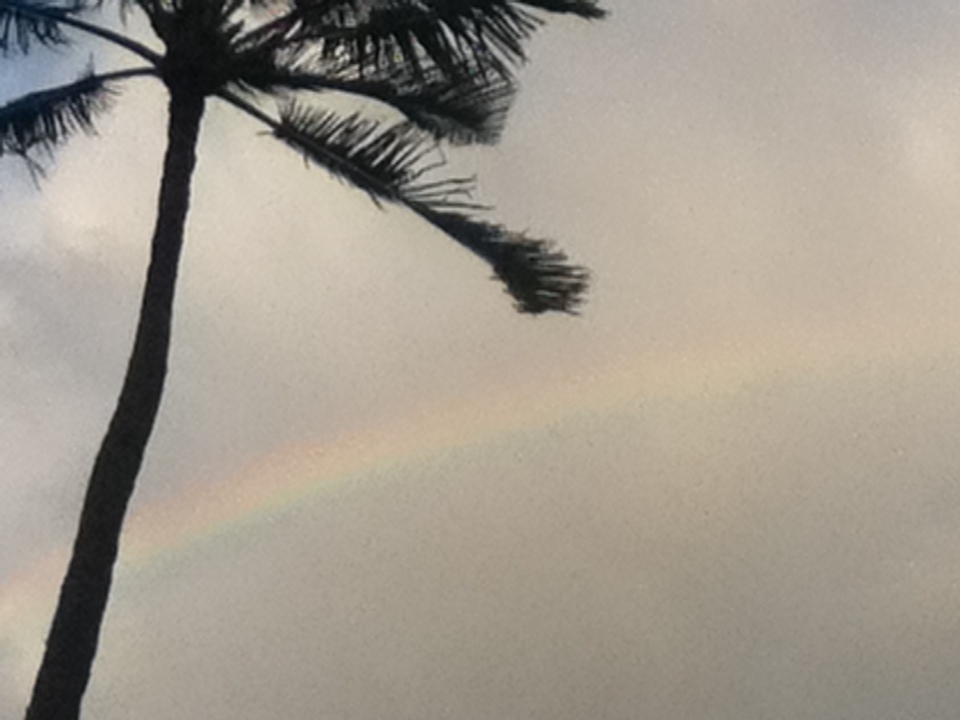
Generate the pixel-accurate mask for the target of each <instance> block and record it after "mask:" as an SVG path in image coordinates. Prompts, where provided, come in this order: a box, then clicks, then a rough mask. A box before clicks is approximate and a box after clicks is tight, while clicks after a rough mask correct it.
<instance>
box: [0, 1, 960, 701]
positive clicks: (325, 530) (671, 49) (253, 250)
mask: <svg viewBox="0 0 960 720" xmlns="http://www.w3.org/2000/svg"><path fill="white" fill-rule="evenodd" d="M606 6H607V7H608V8H609V9H610V11H611V17H610V18H609V20H608V21H605V22H602V23H582V22H574V21H568V20H565V19H554V20H552V21H551V22H550V23H549V24H548V25H547V26H545V27H544V28H543V31H542V32H541V34H539V35H538V37H537V39H536V40H535V41H534V42H533V43H532V44H531V47H530V55H531V62H530V64H529V65H528V66H527V67H526V68H525V69H524V70H523V71H522V74H521V82H522V91H521V94H520V96H519V98H518V100H517V102H516V105H515V107H514V112H513V115H512V117H511V121H510V123H509V125H508V129H507V132H506V134H505V136H504V138H503V141H502V143H501V144H500V145H499V146H497V147H496V148H484V149H479V150H470V151H468V152H466V153H463V154H461V155H458V156H457V159H456V160H455V167H456V169H457V170H460V171H463V172H465V173H467V174H470V173H473V172H476V173H477V174H478V176H479V180H480V194H481V199H482V200H483V201H485V202H489V203H491V204H492V205H494V206H495V207H496V218H497V219H498V220H501V221H502V222H504V223H505V224H507V225H509V226H511V227H514V228H516V229H521V230H528V231H530V233H531V234H534V235H537V236H544V237H552V238H555V239H556V240H557V241H558V242H559V244H560V245H561V246H562V247H563V248H565V249H566V250H567V251H568V253H569V254H570V255H571V256H572V257H573V258H575V259H576V260H577V261H579V262H582V263H584V264H586V265H588V266H589V267H590V268H591V269H592V270H593V273H594V285H593V290H592V294H591V296H590V302H589V304H588V305H587V306H586V307H585V308H584V312H583V315H582V316H581V317H579V318H569V317H546V318H538V319H532V318H529V317H524V316H519V315H517V314H516V313H514V312H513V310H512V308H511V304H510V301H509V298H507V297H506V296H505V295H504V294H503V293H502V292H501V289H500V287H499V286H498V285H497V284H496V283H494V282H491V281H490V280H489V279H488V274H489V273H488V270H487V268H486V267H485V266H483V265H482V264H481V263H479V262H477V261H476V260H474V259H473V258H472V257H470V256H469V255H468V254H467V253H465V252H463V251H462V250H460V249H459V248H457V247H456V246H454V245H453V244H452V243H451V242H449V241H447V240H446V239H445V238H443V237H442V236H440V235H438V234H436V233H434V232H433V231H431V230H429V229H428V228H425V227H424V226H423V225H422V224H421V223H419V222H418V221H416V219H414V218H411V217H409V216H407V215H405V214H404V213H402V212H399V211H388V212H381V211H379V210H377V209H376V207H374V206H373V205H372V204H371V203H370V202H369V200H368V199H367V198H366V197H365V196H363V195H362V194H361V193H358V192H355V191H352V190H351V189H350V188H347V187H345V186H343V185H342V184H339V183H337V182H335V181H332V180H330V179H329V178H328V177H326V176H325V175H324V173H323V172H321V171H319V170H315V169H314V170H307V169H305V168H304V166H303V163H302V161H301V160H300V159H298V158H297V157H296V156H295V155H293V154H292V153H290V152H289V151H286V150H285V149H284V148H282V147H280V146H279V145H278V144H277V143H275V142H273V141H272V140H271V139H270V138H269V137H265V136H264V135H262V134H261V133H260V129H259V128H258V127H256V126H255V125H253V124H251V123H249V122H247V121H245V120H243V119H238V118H237V117H236V116H235V114H233V113H232V112H231V111H230V110H231V109H230V108H226V107H223V106H220V105H217V104H216V103H214V102H211V103H210V107H209V113H208V115H207V118H206V124H205V125H204V128H203V133H202V137H201V155H200V162H199V166H198V170H197V175H196V179H195V182H194V188H195V191H194V195H193V206H192V209H191V216H190V219H189V227H188V233H187V246H186V250H185V253H184V258H183V271H182V284H181V286H180V293H179V297H178V301H177V315H176V326H175V338H174V348H173V356H172V365H171V371H170V375H169V377H168V385H167V395H166V399H165V401H164V405H163V407H162V409H161V415H160V419H159V422H158V426H157V430H156V433H155V437H154V440H153V442H152V445H151V447H150V449H149V451H148V457H147V461H146V465H145V468H144V471H143V473H142V475H141V479H140V485H139V489H138V491H137V495H136V496H135V499H134V505H133V508H132V512H133V517H132V519H131V521H130V524H129V533H128V534H127V536H126V539H125V544H124V556H123V559H122V561H121V566H120V569H119V570H118V573H117V577H116V583H115V592H114V596H113V600H112V602H111V605H110V608H109V612H108V615H107V619H106V625H105V630H104V635H103V640H102V643H101V649H100V655H99V658H98V663H97V666H96V669H95V673H94V677H93V680H92V683H91V686H90V690H89V692H88V695H87V700H86V703H85V715H86V716H87V717H90V718H98V720H122V719H125V718H131V717H136V718H138V720H174V719H180V718H186V717H204V718H207V719H209V720H219V719H220V718H223V719H224V720H225V719H227V718H230V719H231V720H262V719H263V718H266V717H286V718H308V717H309V718H338V719H339V718H342V719H344V720H375V719H376V720H379V719H381V718H387V717H389V718H391V720H414V719H416V720H422V719H424V718H450V719H451V720H486V719H493V718H497V719H498V720H500V719H503V718H530V719H532V720H586V719H587V718H590V720H593V719H595V718H606V719H609V720H635V719H637V718H644V719H649V720H724V719H728V718H729V719H730V720H734V719H735V720H761V719H768V718H778V719H782V720H799V719H801V718H802V719H808V718H809V719H810V720H814V719H816V720H823V719H824V718H844V720H902V719H903V718H923V719H924V720H936V719H939V718H944V719H946V718H954V717H955V716H956V708H957V707H960V683H958V682H957V681H956V678H957V677H958V674H960V620H958V618H960V612H958V608H960V556H958V552H957V548H958V547H960V445H958V443H957V437H958V432H960V80H958V78H960V50H958V49H957V39H958V38H960V6H958V5H957V3H956V2H955V1H954V0H869V1H868V0H819V1H818V0H682V1H680V2H678V1H677V0H645V1H644V2H631V1H630V0H607V3H606ZM87 57H88V52H87V50H86V49H82V50H80V51H78V52H77V53H76V54H73V55H61V56H56V57H55V58H54V60H53V61H51V62H49V63H31V64H30V65H29V66H27V65H23V66H21V65H19V64H18V62H19V61H18V60H13V59H6V60H3V61H2V63H0V98H7V97H9V96H11V95H12V94H14V93H15V92H16V91H18V90H20V89H22V88H25V87H30V86H31V83H35V82H43V81H45V80H47V79H50V78H54V77H59V76H66V77H69V76H71V74H72V73H73V72H74V68H75V67H82V66H83V65H84V64H85V63H86V61H87ZM163 113H164V97H163V94H162V93H161V92H159V91H158V90H157V89H156V88H154V87H152V86H151V84H150V83H149V82H147V81H142V80H141V81H132V82H131V83H130V84H129V86H128V87H127V89H126V91H125V92H124V94H123V95H122V96H121V97H120V98H119V99H118V101H117V103H116V107H115V109H114V111H113V112H112V113H111V115H110V116H109V117H107V118H106V119H105V120H104V121H103V122H102V123H101V124H100V127H99V130H100V133H99V137H98V138H83V137H81V138H77V139H76V140H75V141H73V142H72V143H71V144H70V145H69V147H67V148H66V149H65V150H63V151H62V152H60V153H58V156H57V164H56V166H55V168H54V169H53V171H52V172H51V173H50V175H49V177H48V179H47V180H46V181H44V182H43V183H42V185H41V188H40V190H39V191H38V190H37V189H36V188H35V187H34V186H33V185H32V183H31V182H30V178H29V176H28V175H27V173H26V172H25V171H24V170H23V168H22V167H21V166H20V165H18V163H17V162H15V161H13V160H10V159H4V160H2V161H0V244H2V253H0V453H2V467H3V474H2V475H0V493H2V497H3V501H2V502H0V547H2V548H3V550H2V552H0V717H18V715H19V713H21V712H22V709H23V707H24V705H25V703H26V698H27V695H28V692H29V688H30V684H31V681H32V675H33V672H34V671H35V668H36V664H37V662H38V660H39V656H40V652H41V649H42V643H43V638H44V635H45V632H46V624H47V623H48V622H49V618H50V614H51V612H52V608H53V603H54V601H55V597H56V588H57V583H58V582H59V578H60V574H61V573H62V571H63V566H64V563H65V557H66V556H65V552H66V548H67V547H68V546H69V543H70V541H71V539H72V535H73V531H74V525H75V522H76V518H77V515H78V511H79V503H80V499H81V495H82V492H83V482H84V481H85V479H86V473H87V471H88V468H89V466H90V464H91V462H92V458H93V455H94V453H95V451H96V448H97V445H98V443H99V440H100V436H101V434H102V432H103V429H104V428H105V426H106V422H107V419H108V418H109V414H110V412H111V410H112V407H113V403H114V399H115V396H116V393H117V390H118V388H119V384H120V380H121V374H122V371H123V368H124V365H125V359H126V353H127V351H128V349H129V345H130V341H131V334H132V326H133V323H134V321H135V312H136V306H137V299H138V294H139V286H140V282H141V280H142V275H143V272H144V268H145V262H146V252H147V246H148V239H149V235H150V230H151V226H152V222H153V213H154V200H155V196H156V189H157V180H158V174H159V162H160V156H161V153H162V150H163V148H162V140H163V129H162V128H163Z"/></svg>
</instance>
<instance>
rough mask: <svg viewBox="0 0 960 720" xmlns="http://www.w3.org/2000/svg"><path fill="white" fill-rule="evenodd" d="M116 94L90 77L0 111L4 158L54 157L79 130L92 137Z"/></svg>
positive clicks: (0, 145) (97, 78)
mask: <svg viewBox="0 0 960 720" xmlns="http://www.w3.org/2000/svg"><path fill="white" fill-rule="evenodd" d="M112 96H113V90H112V89H111V88H110V86H109V85H108V83H106V82H105V81H104V79H103V78H102V77H100V76H96V75H93V74H92V73H88V74H86V75H85V76H84V77H82V78H80V79H79V80H77V81H76V82H73V83H70V84H68V85H62V86H61V87H58V88H54V89H51V90H41V91H39V92H34V93H30V94H29V95H24V96H23V97H21V98H19V99H17V100H14V101H12V102H10V103H7V104H6V105H4V106H2V107H0V156H2V155H3V154H12V155H20V156H21V157H23V158H25V159H27V160H28V161H31V164H32V166H33V167H36V165H35V161H32V159H31V158H30V153H31V152H32V151H34V150H40V151H41V152H44V153H47V154H49V153H51V152H52V151H53V150H54V148H56V147H57V146H59V145H61V144H63V143H64V142H66V141H67V140H68V139H69V138H70V137H71V136H72V135H73V134H74V133H76V132H77V131H78V130H82V131H84V132H87V133H91V132H93V130H94V127H93V120H94V117H95V116H96V115H97V114H99V113H101V112H104V111H105V110H107V109H108V108H109V106H110V101H111V98H112Z"/></svg>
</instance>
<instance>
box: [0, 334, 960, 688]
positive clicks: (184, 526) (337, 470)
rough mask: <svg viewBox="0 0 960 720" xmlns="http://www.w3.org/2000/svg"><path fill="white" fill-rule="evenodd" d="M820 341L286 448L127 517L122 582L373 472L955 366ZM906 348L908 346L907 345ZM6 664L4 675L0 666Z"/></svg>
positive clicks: (640, 364)
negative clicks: (759, 397) (804, 382)
mask: <svg viewBox="0 0 960 720" xmlns="http://www.w3.org/2000/svg"><path fill="white" fill-rule="evenodd" d="M877 327H878V326H874V327H873V329H872V330H871V329H869V328H868V329H866V330H864V329H863V327H862V326H861V327H860V329H859V330H853V329H852V328H846V329H845V330H844V331H843V332H833V333H829V334H825V333H824V332H823V330H822V328H820V329H819V332H806V333H805V332H802V331H800V330H798V329H796V328H794V329H793V330H792V331H790V332H782V333H780V334H779V335H776V334H770V333H765V334H762V335H759V334H758V335H757V336H756V337H754V338H750V339H744V338H740V339H739V340H738V341H736V342H730V341H728V342H716V343H713V344H707V346H706V347H705V346H704V345H700V346H699V347H686V348H683V347H676V348H674V349H673V350H672V351H669V352H660V353H659V354H657V355H656V356H652V355H647V354H644V353H643V352H639V351H627V352H624V353H623V354H621V355H619V356H617V357H614V358H612V359H609V360H608V361H607V362H605V363H600V364H596V365H594V366H591V367H589V368H579V369H571V368H566V369H564V370H558V371H557V372H556V373H554V374H553V375H548V376H545V377H540V378H538V379H536V380H535V381H533V380H531V381H530V382H528V383H526V384H525V385H524V386H522V387H502V388H499V389H498V390H495V391H491V390H490V389H489V388H483V389H480V390H475V391H474V392H473V393H472V394H471V395H468V396H461V397H459V398H457V399H456V400H455V401H454V400H448V401H445V402H441V403H434V404H432V405H424V406H423V407H420V408H416V409H414V410H412V411H410V412H408V413H407V414H406V415H404V416H403V417H402V418H396V419H394V420H392V421H388V422H383V423H381V424H380V425H379V426H374V427H368V428H365V429H364V430H363V431H361V432H355V433H353V434H344V435H342V436H341V437H336V438H332V439H329V438H328V439H326V440H324V441H323V442H319V443H310V442H306V443H299V444H290V445H286V446H283V447H280V448H277V449H276V450H275V451H273V452H272V453H270V454H268V455H266V456H264V457H261V458H259V459H258V460H256V461H255V462H253V463H251V464H250V465H248V466H247V467H246V468H244V469H243V470H242V471H241V472H240V473H238V474H236V475H235V476H232V477H229V478H223V479H220V480H217V481H214V482H210V481H204V482H197V483H195V484H193V485H192V486H191V487H190V488H189V489H188V490H186V491H184V492H183V493H182V494H180V495H179V496H176V497H173V498H169V499H167V500H164V501H162V502H157V503H154V504H152V505H147V506H141V507H135V509H134V511H133V513H132V515H131V516H130V518H129V520H128V523H127V526H126V530H125V536H124V541H123V548H122V554H121V561H120V569H119V572H138V571H139V570H141V569H143V568H144V567H146V566H149V565H151V564H153V563H156V562H158V561H160V560H162V559H163V558H175V557H176V556H177V554H178V553H179V552H182V550H183V549H184V548H186V547H189V546H193V545H196V544H198V543H202V542H204V541H205V540H207V539H210V538H213V537H217V536H223V535H224V534H227V533H232V532H238V531H240V532H242V530H243V528H244V527H246V526H249V525H251V524H256V523H258V522H261V521H262V520H263V519H264V518H265V517H268V516H270V515H273V514H275V513H276V512H278V511H281V510H283V509H284V508H288V507H291V506H295V505H296V504H298V503H302V502H305V501H306V500H308V499H309V498H313V497H317V496H322V495H324V494H331V493H337V492H348V491H349V489H350V488H351V487H354V486H356V485H358V484H361V483H362V482H363V480H364V478H366V477H369V476H370V474H371V473H373V472H376V471H381V470H384V469H389V468H391V467H397V466H400V465H403V464H405V463H417V462H423V461H426V460H429V459H430V458H434V457H436V456H438V455H440V454H442V453H444V452H448V451H450V450H454V449H457V448H464V447H482V446H483V445H485V444H487V443H491V442H493V441H495V440H497V439H500V438H502V437H504V436H507V435H510V434H512V433H517V432H522V431H526V430H531V429H537V428H543V427H548V426H550V425H551V424H553V423H557V422H560V421H565V420H570V419H576V418H577V417H589V416H593V415H602V414H605V413H609V412H613V411H616V412H622V411H640V409H641V408H642V406H643V405H645V404H650V403H655V402H657V401H658V400H659V399H664V398H673V399H690V398H694V399H695V398H704V399H707V398H714V399H715V398H716V397H718V396H723V395H724V394H727V393H733V392H736V391H738V390H739V389H741V388H744V387H746V386H749V385H752V384H754V383H757V382H761V383H765V382H767V383H782V382H784V381H787V380H789V379H790V378H796V377H811V376H817V375H819V376H824V374H826V375H832V374H836V373H837V372H851V371H856V368H857V367H863V366H869V367H872V368H877V367H878V366H887V367H890V366H900V365H903V364H904V363H907V364H909V363H910V362H915V361H916V360H917V358H921V359H923V358H930V357H935V356H943V355H944V354H952V353H953V351H952V350H951V349H950V347H951V345H953V344H954V343H953V342H952V340H951V338H952V337H953V336H954V335H956V334H957V332H956V329H955V328H952V327H951V328H949V329H947V328H926V329H925V330H926V331H924V332H919V333H918V332H917V329H916V327H915V326H914V325H912V324H910V322H909V319H908V318H905V319H904V321H903V322H902V323H898V322H895V321H890V322H888V323H886V324H885V325H884V326H883V328H882V332H878V330H877ZM904 338H909V339H910V341H909V342H905V340H904ZM66 552H67V551H66V549H65V548H61V549H59V550H57V551H55V552H53V553H51V554H50V555H48V556H47V557H45V558H44V559H43V560H41V561H40V562H37V563H35V564H34V565H32V566H30V567H27V568H24V569H23V570H22V571H21V572H20V573H18V574H17V575H16V576H14V577H13V578H11V579H9V580H8V581H7V582H5V583H4V585H3V586H2V587H0V654H2V655H3V656H4V657H5V658H7V659H11V660H12V663H10V667H9V668H8V667H5V668H4V670H5V673H10V679H11V680H12V681H13V682H15V683H16V684H17V686H18V687H24V688H26V687H28V686H29V681H30V678H31V677H32V674H33V672H34V669H35V667H36V664H37V662H38V661H39V656H40V651H41V648H42V639H43V636H44V633H45V628H46V626H47V623H48V622H49V617H50V614H51V613H52V610H53V606H54V603H55V600H56V595H57V587H58V584H59V581H60V578H61V576H62V572H63V568H64V566H65V564H66V559H67V555H66ZM5 664H6V663H5Z"/></svg>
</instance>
